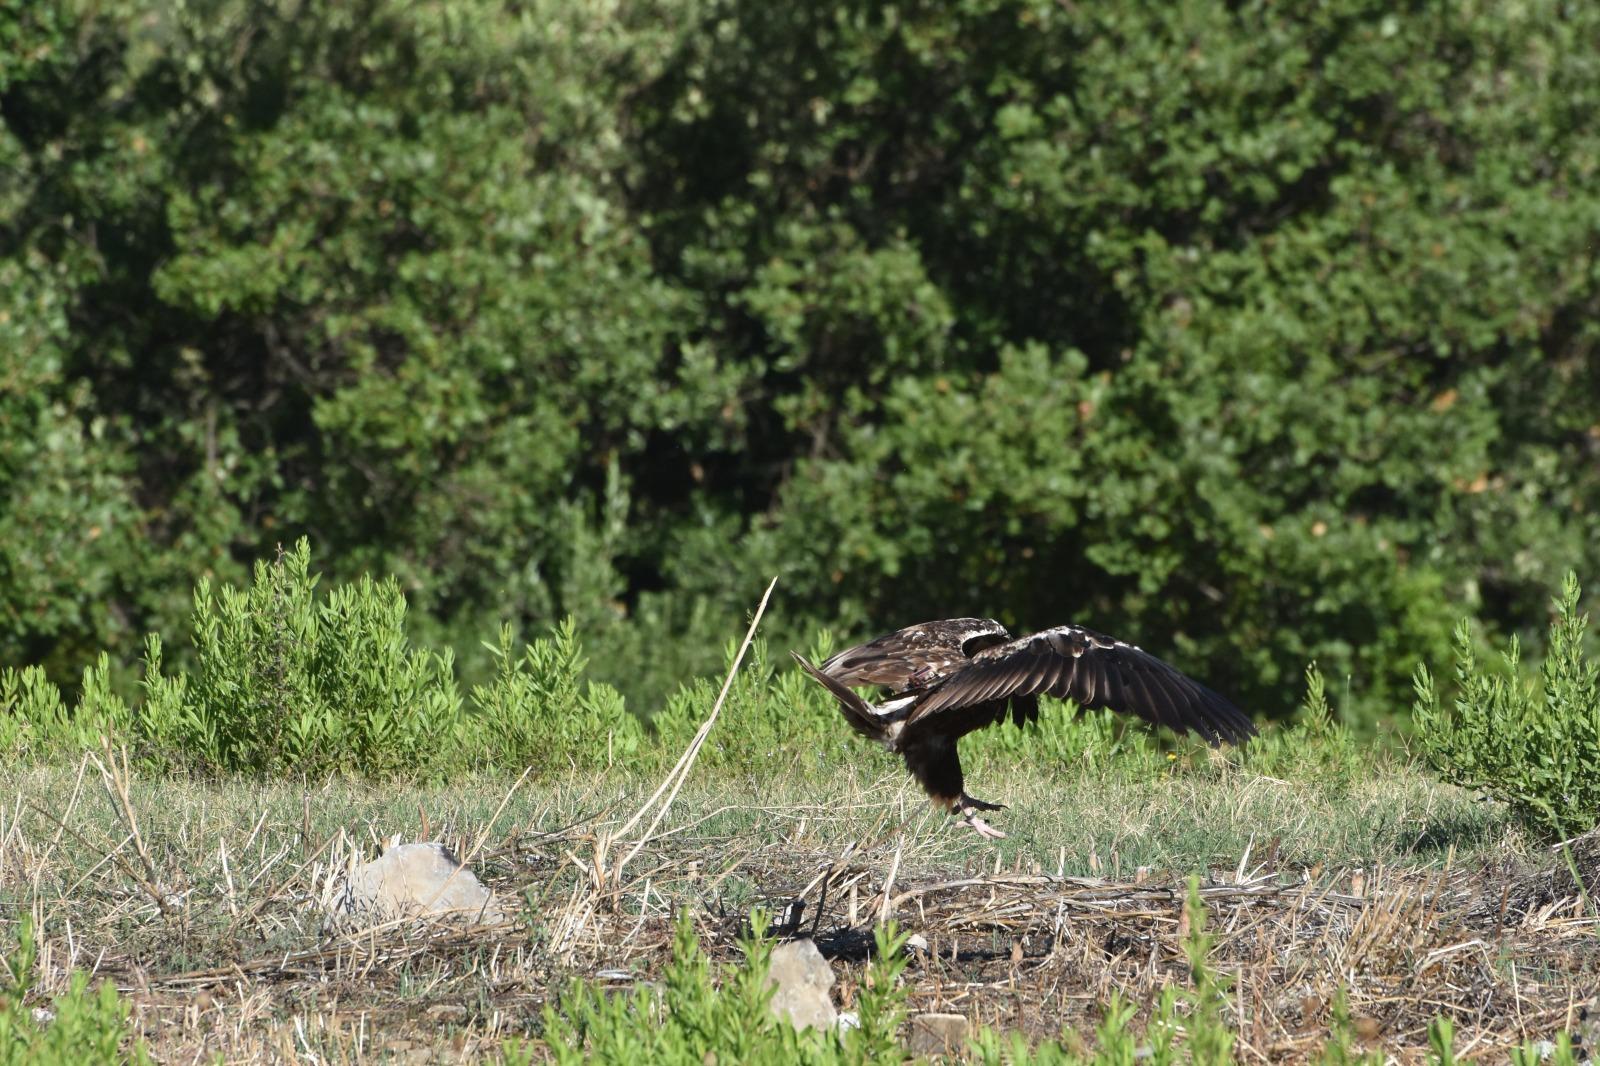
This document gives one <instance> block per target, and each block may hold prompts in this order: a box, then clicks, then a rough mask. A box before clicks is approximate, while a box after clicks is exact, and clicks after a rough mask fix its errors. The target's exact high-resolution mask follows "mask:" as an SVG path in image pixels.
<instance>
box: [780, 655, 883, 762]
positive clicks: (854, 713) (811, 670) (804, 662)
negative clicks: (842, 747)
mask: <svg viewBox="0 0 1600 1066" xmlns="http://www.w3.org/2000/svg"><path fill="white" fill-rule="evenodd" d="M789 654H790V655H793V656H794V661H795V662H797V663H799V664H800V669H802V670H804V671H805V672H806V673H808V674H810V675H811V676H812V677H814V678H815V679H816V681H817V683H818V684H819V685H821V686H822V687H823V688H825V689H827V690H828V691H829V692H831V693H833V697H834V699H836V700H838V701H839V710H840V712H841V713H843V714H844V720H845V721H847V722H849V723H850V728H851V729H854V730H855V731H856V732H857V733H860V734H861V735H862V736H864V737H866V738H868V739H869V740H880V741H881V740H883V739H884V738H885V736H886V735H887V732H888V728H887V727H888V723H887V722H886V721H885V720H884V719H883V718H882V716H880V715H879V714H878V713H877V712H876V711H875V710H873V707H872V704H870V703H868V702H867V701H866V700H864V699H862V698H861V697H860V696H858V695H856V694H855V691H854V690H853V689H851V688H850V686H849V685H846V684H845V683H844V682H843V681H840V680H839V679H838V678H835V677H830V676H828V675H827V674H825V673H823V672H822V671H821V670H818V669H817V668H816V667H815V666H813V665H811V661H810V660H809V659H807V658H806V657H805V656H804V655H801V654H800V653H799V652H797V651H792V652H790V653H789Z"/></svg>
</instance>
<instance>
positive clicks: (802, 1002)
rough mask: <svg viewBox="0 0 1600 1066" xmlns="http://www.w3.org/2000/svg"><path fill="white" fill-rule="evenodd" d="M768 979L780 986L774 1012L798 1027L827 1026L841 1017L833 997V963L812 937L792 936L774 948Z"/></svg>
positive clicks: (813, 1027) (773, 999)
mask: <svg viewBox="0 0 1600 1066" xmlns="http://www.w3.org/2000/svg"><path fill="white" fill-rule="evenodd" d="M767 982H768V983H769V984H773V985H776V986H777V990H776V991H774V992H773V994H772V1013H774V1014H776V1015H777V1016H778V1017H780V1018H787V1019H789V1021H790V1022H791V1023H793V1025H794V1027H795V1028H796V1029H825V1028H828V1027H830V1026H832V1025H834V1024H836V1023H837V1022H838V1020H839V1014H838V1011H837V1010H835V1009H834V1006H833V997H832V996H830V995H829V994H828V989H830V988H832V987H833V967H831V966H829V965H828V960H827V959H825V958H823V957H822V952H820V951H818V950H817V945H815V944H813V943H812V942H811V941H810V940H791V941H790V942H789V943H787V944H779V945H778V946H777V947H776V948H774V949H773V950H772V968H771V970H769V971H768V974H767Z"/></svg>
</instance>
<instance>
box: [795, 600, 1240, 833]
mask: <svg viewBox="0 0 1600 1066" xmlns="http://www.w3.org/2000/svg"><path fill="white" fill-rule="evenodd" d="M791 654H792V655H794V658H795V661H796V662H798V663H799V664H800V666H801V668H802V669H804V670H805V671H806V673H808V674H810V675H811V676H812V677H813V678H815V679H816V681H817V682H818V683H819V684H821V685H822V687H823V688H825V689H827V690H828V691H829V692H831V693H832V694H833V696H834V698H835V699H837V700H838V701H839V709H840V711H841V712H843V714H844V718H845V721H847V722H848V723H849V724H850V726H851V728H853V729H854V730H855V731H856V732H857V733H860V734H861V735H862V736H864V737H867V738H868V739H871V740H876V741H878V742H879V743H880V744H882V745H883V746H884V747H886V748H888V749H889V750H890V751H891V752H894V753H896V754H898V755H900V756H901V757H902V758H904V759H905V761H906V769H908V770H910V771H911V775H912V776H913V777H915V778H916V779H917V781H919V782H920V783H921V784H922V787H923V788H924V789H926V790H927V792H928V795H929V796H930V797H931V798H932V799H933V802H934V803H935V804H937V805H939V806H941V807H943V808H945V809H946V810H948V811H950V812H951V813H952V814H955V815H959V816H960V817H961V819H962V821H964V822H965V823H966V824H967V825H968V826H970V827H971V828H973V829H974V830H976V831H977V833H978V834H979V835H980V836H983V837H989V838H991V839H997V838H1000V837H1004V836H1005V834H1004V833H1002V832H1000V831H999V830H998V829H995V828H993V827H992V826H990V825H989V824H988V823H987V822H985V821H984V820H983V819H982V818H981V817H979V814H978V812H979V811H996V810H1004V809H1005V807H1004V804H999V803H985V802H984V801H983V800H980V799H977V798H975V797H973V796H971V795H968V794H967V792H966V786H965V782H964V781H963V779H962V776H961V759H960V757H959V756H958V755H957V753H956V742H957V741H959V740H960V739H961V738H962V737H964V736H966V735H967V734H968V733H971V732H972V731H973V730H976V729H982V728H983V727H984V726H989V725H994V724H995V723H997V722H1000V721H1003V720H1004V719H1005V716H1006V713H1007V710H1008V709H1009V711H1010V714H1011V718H1012V720H1013V721H1014V722H1016V723H1017V724H1018V725H1019V726H1020V725H1023V724H1024V723H1026V722H1031V721H1034V720H1035V719H1037V718H1038V717H1039V694H1040V693H1041V692H1044V693H1048V694H1050V695H1052V696H1055V697H1056V698H1057V699H1070V700H1073V701H1075V702H1076V703H1077V704H1078V705H1079V706H1080V707H1083V708H1085V709H1091V710H1092V709H1096V708H1100V707H1110V708H1111V709H1112V710H1115V711H1120V712H1121V713H1123V714H1135V715H1138V716H1139V717H1140V718H1143V719H1144V720H1146V721H1148V722H1152V723H1154V724H1157V725H1164V726H1166V727H1168V728H1169V729H1171V730H1173V731H1174V732H1177V733H1189V732H1195V733H1199V734H1200V736H1201V737H1203V738H1205V740H1206V742H1207V743H1208V744H1210V745H1211V746H1212V747H1216V746H1217V745H1218V744H1220V743H1221V742H1222V741H1224V740H1226V741H1228V742H1229V743H1231V744H1238V743H1242V742H1243V741H1244V740H1245V739H1246V738H1248V737H1251V736H1254V735H1255V731H1256V730H1255V726H1254V725H1252V724H1251V722H1250V719H1249V717H1248V716H1247V715H1246V714H1245V713H1244V712H1243V711H1241V710H1239V708H1237V707H1235V706H1234V705H1233V704H1232V703H1231V702H1229V701H1228V700H1227V699H1225V698H1224V697H1222V696H1220V695H1218V694H1217V693H1215V692H1213V691H1211V689H1209V688H1207V687H1206V686H1204V685H1202V684H1200V683H1199V682H1198V681H1195V680H1194V679H1193V678H1191V677H1189V676H1187V675H1186V674H1183V673H1181V672H1179V671H1178V670H1177V669H1175V668H1173V667H1171V666H1169V665H1167V664H1166V663H1164V662H1162V661H1161V660H1160V659H1158V658H1156V657H1155V656H1154V655H1151V654H1150V653H1149V652H1147V651H1143V650H1141V649H1139V648H1137V647H1135V646H1134V645H1132V644H1125V643H1123V642H1122V641H1120V640H1114V639H1113V638H1111V637H1108V636H1104V635H1102V634H1100V633H1096V632H1095V631H1094V630H1092V629H1084V628H1083V627H1082V626H1073V625H1066V626H1056V627H1055V628H1054V629H1046V630H1043V631H1041V632H1038V633H1034V634H1032V635H1031V636H1026V637H1018V638H1015V639H1013V638H1012V636H1011V634H1010V633H1009V632H1007V631H1006V627H1005V626H1003V625H1001V624H1000V623H999V622H996V621H995V620H994V619H992V618H948V619H944V620H942V621H937V622H923V623H922V624H920V625H914V626H908V627H907V628H905V629H900V630H896V631H895V632H893V633H888V634H886V635H884V636H881V637H878V638H877V639H876V640H871V641H868V642H867V643H865V644H862V645H859V646H858V647H854V648H849V649H847V650H845V651H842V652H840V653H839V654H837V655H835V656H833V657H832V658H830V659H828V660H827V661H826V662H824V663H823V664H822V666H821V667H820V668H819V667H817V666H815V665H813V664H812V663H811V662H809V661H808V660H807V659H806V658H805V656H803V655H801V654H800V653H798V652H791ZM851 686H861V687H872V686H878V687H881V688H882V689H884V690H885V691H886V692H887V696H888V698H886V699H885V700H884V701H883V702H881V703H877V704H873V703H869V702H867V700H865V699H863V698H862V697H861V696H859V695H857V694H856V692H855V691H854V690H853V689H852V687H851Z"/></svg>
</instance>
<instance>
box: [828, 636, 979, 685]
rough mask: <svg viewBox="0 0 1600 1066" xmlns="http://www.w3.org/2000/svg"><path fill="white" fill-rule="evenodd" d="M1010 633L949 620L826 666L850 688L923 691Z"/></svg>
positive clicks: (882, 640)
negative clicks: (879, 686) (865, 686)
mask: <svg viewBox="0 0 1600 1066" xmlns="http://www.w3.org/2000/svg"><path fill="white" fill-rule="evenodd" d="M1010 638H1011V634H1010V633H1008V632H1006V628H1005V627H1004V626H1002V625H1001V624H1000V623H999V622H996V621H994V620H993V619H991V618H947V619H942V620H940V621H936V622H923V623H921V624H920V625H914V626H907V627H906V628H905V629H899V630H896V631H895V632H893V633H886V634H884V635H883V636H881V637H878V638H876V639H875V640H870V641H868V642H867V643H865V644H861V645H858V646H856V647H854V648H847V649H845V650H844V651H841V652H840V653H839V654H837V655H835V656H833V657H832V658H831V659H829V660H828V661H827V662H825V663H823V664H822V669H823V671H824V672H825V673H827V674H828V675H829V676H830V677H833V678H836V679H838V680H840V681H843V682H844V683H845V684H848V685H881V686H883V687H884V688H887V689H888V690H889V691H890V692H891V693H895V694H899V693H904V692H916V691H922V690H924V689H927V688H931V687H932V686H934V685H936V684H938V683H939V682H940V681H942V680H943V679H944V678H946V677H948V676H949V675H950V674H951V673H953V672H955V671H956V670H958V669H960V668H961V667H963V666H965V665H966V664H967V662H968V661H969V656H971V655H972V654H973V653H974V652H976V651H978V650H980V649H982V648H985V647H988V646H990V645H992V644H995V643H998V642H1001V641H1006V640H1009V639H1010Z"/></svg>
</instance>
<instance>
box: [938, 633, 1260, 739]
mask: <svg viewBox="0 0 1600 1066" xmlns="http://www.w3.org/2000/svg"><path fill="white" fill-rule="evenodd" d="M1040 692H1047V693H1049V694H1050V695H1052V696H1055V697H1057V698H1058V699H1071V700H1075V701H1077V703H1078V704H1079V705H1080V706H1082V707H1085V708H1089V709H1095V708H1100V707H1109V708H1111V709H1112V710H1114V711H1118V712H1121V713H1123V714H1133V715H1137V716H1138V717H1140V718H1143V719H1145V720H1146V721H1149V722H1153V723H1155V724H1157V725H1164V726H1167V727H1169V728H1170V729H1172V730H1174V731H1175V732H1179V733H1186V732H1191V731H1192V732H1196V733H1199V734H1200V735H1201V736H1202V737H1203V738H1205V740H1206V742H1207V743H1209V744H1211V745H1213V746H1215V745H1216V744H1218V743H1220V742H1221V741H1223V740H1227V741H1230V742H1232V743H1238V742H1239V741H1242V740H1244V739H1245V738H1246V737H1249V736H1253V735H1254V734H1255V726H1254V725H1253V724H1251V722H1250V719H1249V717H1248V716H1247V715H1246V714H1245V713H1244V712H1243V711H1241V710H1239V708H1237V707H1235V706H1234V705H1233V704H1232V703H1231V702H1229V701H1228V700H1227V699H1226V698H1224V697H1223V696H1221V695H1218V694H1217V693H1216V692H1213V691H1212V690H1211V689H1209V688H1207V687H1206V686H1204V685H1202V684H1200V683H1199V682H1198V681H1195V680H1194V679H1192V678H1190V677H1188V676H1186V675H1184V674H1183V673H1180V672H1179V671H1178V670H1177V669H1175V668H1174V667H1172V666H1169V665H1168V664H1167V663H1165V662H1163V661H1161V660H1160V659H1158V658H1156V657H1155V656H1154V655H1151V654H1150V653H1149V652H1146V651H1144V650H1142V649H1140V648H1137V647H1135V646H1134V645H1132V644H1125V643H1123V642H1122V641H1120V640H1113V639H1112V638H1110V637H1107V636H1104V635H1103V634H1100V633H1096V632H1094V631H1093V630H1090V629H1084V628H1082V627H1080V626H1057V627H1056V628H1054V629H1046V630H1043V631H1042V632H1039V633H1035V634H1033V635H1032V636H1029V637H1023V638H1021V639H1020V640H1013V641H1010V642H1009V643H1005V644H999V645H996V646H993V647H989V648H984V649H981V650H979V651H977V652H976V654H974V655H973V656H972V659H971V661H970V662H968V663H966V664H965V665H962V666H960V667H958V668H956V669H955V670H954V671H952V672H951V673H949V674H948V675H947V676H945V677H944V678H943V679H942V681H940V682H938V683H937V684H935V685H933V686H930V687H929V691H928V692H927V694H926V695H925V696H923V697H922V698H921V699H920V700H919V701H918V702H917V705H916V708H915V709H914V710H913V711H912V713H911V716H910V718H909V719H908V720H907V727H908V728H909V727H911V726H913V725H916V726H920V727H921V728H922V729H927V730H930V731H931V730H937V729H941V728H943V727H944V726H945V725H948V726H950V727H952V728H954V727H956V725H957V722H956V719H957V718H959V717H960V716H961V714H962V712H963V711H966V710H969V709H971V708H974V707H976V706H978V705H980V704H985V703H989V702H992V701H994V700H1002V699H1011V698H1016V697H1023V696H1032V695H1034V694H1036V693H1040Z"/></svg>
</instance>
